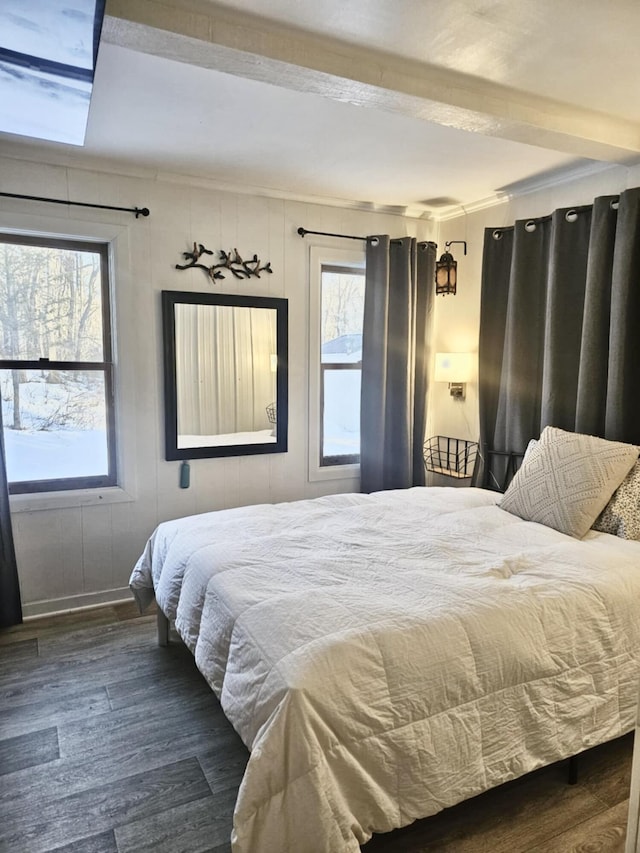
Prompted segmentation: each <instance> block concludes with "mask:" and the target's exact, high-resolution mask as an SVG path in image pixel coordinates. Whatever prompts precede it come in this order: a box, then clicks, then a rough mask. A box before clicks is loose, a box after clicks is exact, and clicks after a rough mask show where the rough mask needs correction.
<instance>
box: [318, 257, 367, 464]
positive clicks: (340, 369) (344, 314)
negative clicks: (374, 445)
mask: <svg viewBox="0 0 640 853" xmlns="http://www.w3.org/2000/svg"><path fill="white" fill-rule="evenodd" d="M321 287H322V295H321V302H322V305H321V312H322V320H321V323H322V325H321V345H320V411H321V433H320V434H321V440H320V466H321V467H324V466H329V465H345V464H349V463H356V462H360V381H361V378H362V323H363V318H364V271H363V270H354V269H353V268H350V267H341V266H337V265H333V264H323V265H322V271H321Z"/></svg>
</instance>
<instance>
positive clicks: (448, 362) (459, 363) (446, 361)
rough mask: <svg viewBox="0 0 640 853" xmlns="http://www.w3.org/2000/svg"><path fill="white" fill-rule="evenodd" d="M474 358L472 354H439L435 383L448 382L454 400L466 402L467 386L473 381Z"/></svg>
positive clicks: (437, 354) (437, 355) (437, 356)
mask: <svg viewBox="0 0 640 853" xmlns="http://www.w3.org/2000/svg"><path fill="white" fill-rule="evenodd" d="M472 359H473V356H472V354H471V353H470V352H437V353H436V369H435V377H434V378H435V381H436V382H448V383H449V393H450V394H451V396H452V397H453V398H454V400H464V398H465V384H466V383H467V382H468V381H469V380H470V379H471V368H472Z"/></svg>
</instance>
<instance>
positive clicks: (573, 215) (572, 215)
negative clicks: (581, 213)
mask: <svg viewBox="0 0 640 853" xmlns="http://www.w3.org/2000/svg"><path fill="white" fill-rule="evenodd" d="M564 218H565V221H566V222H575V221H576V220H577V218H578V211H577V210H574V209H573V208H571V210H567V212H566V213H565V215H564Z"/></svg>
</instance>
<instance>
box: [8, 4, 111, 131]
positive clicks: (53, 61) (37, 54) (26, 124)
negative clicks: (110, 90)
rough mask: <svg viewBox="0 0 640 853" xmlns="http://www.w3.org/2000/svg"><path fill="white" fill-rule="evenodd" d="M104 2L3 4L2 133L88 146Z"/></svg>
mask: <svg viewBox="0 0 640 853" xmlns="http://www.w3.org/2000/svg"><path fill="white" fill-rule="evenodd" d="M104 6H105V0H3V2H2V6H1V8H0V132H2V133H15V134H18V135H20V136H30V137H35V138H37V139H47V140H50V141H52V142H66V143H68V144H70V145H83V144H84V138H85V133H86V129H87V118H88V115H89V102H90V100H91V89H92V86H93V76H94V72H95V64H96V58H97V55H98V43H99V40H100V30H101V28H102V20H103V18H104Z"/></svg>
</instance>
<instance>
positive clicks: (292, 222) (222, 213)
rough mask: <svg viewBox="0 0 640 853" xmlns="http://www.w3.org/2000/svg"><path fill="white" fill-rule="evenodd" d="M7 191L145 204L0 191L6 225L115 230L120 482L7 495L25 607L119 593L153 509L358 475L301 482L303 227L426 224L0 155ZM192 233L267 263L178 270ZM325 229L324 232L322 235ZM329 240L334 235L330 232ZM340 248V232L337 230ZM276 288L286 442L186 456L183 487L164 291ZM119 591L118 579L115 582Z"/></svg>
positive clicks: (283, 495) (0, 224) (260, 291)
mask: <svg viewBox="0 0 640 853" xmlns="http://www.w3.org/2000/svg"><path fill="white" fill-rule="evenodd" d="M0 185H1V186H2V189H3V191H4V192H12V193H24V194H27V195H37V196H50V197H56V198H69V199H71V200H75V201H87V202H93V203H98V204H112V205H117V206H123V207H129V206H138V207H144V206H147V207H149V208H150V210H151V215H150V217H149V218H148V219H143V218H140V219H137V220H136V219H135V218H134V217H133V216H132V215H131V214H127V213H115V212H108V211H98V210H91V209H89V208H69V207H67V206H62V205H60V206H59V205H49V204H39V203H35V202H26V201H16V200H9V199H1V198H0V228H1V229H16V230H26V231H29V230H36V231H40V232H51V233H65V234H68V235H87V236H90V235H94V236H97V237H101V238H108V239H110V240H113V242H114V246H115V255H116V267H115V291H116V307H115V313H116V316H115V324H116V337H117V341H116V353H117V356H116V357H117V383H118V388H119V394H120V407H119V418H120V421H119V439H120V452H121V460H122V468H123V474H124V482H123V487H124V491H122V492H118V494H117V495H114V494H110V493H108V491H107V492H105V494H104V495H103V498H102V499H101V500H100V499H96V497H95V495H92V496H76V495H69V494H67V495H61V496H60V497H46V498H42V497H41V498H33V497H29V496H26V497H23V496H16V497H15V498H14V499H12V516H13V530H14V538H15V544H16V552H17V559H18V569H19V577H20V587H21V592H22V598H23V603H24V604H25V613H26V614H35V613H39V612H46V611H51V610H60V609H66V608H69V607H74V606H81V605H85V604H92V603H98V602H99V601H101V600H110V599H113V598H118V597H125V596H126V595H127V590H126V585H127V582H128V578H129V574H130V572H131V568H132V566H133V564H134V562H135V561H136V559H137V558H138V556H139V555H140V553H141V551H142V549H143V547H144V544H145V542H146V539H147V537H148V536H149V534H150V533H151V532H152V531H153V529H154V527H155V526H156V524H158V523H159V522H160V521H163V520H166V519H170V518H175V517H178V516H182V515H189V514H192V513H198V512H205V511H208V510H213V509H218V508H224V507H232V506H239V505H242V504H249V503H258V502H272V501H281V500H290V499H295V498H303V497H313V496H317V495H320V494H324V493H327V492H333V491H336V492H337V491H349V490H353V489H356V490H357V488H358V483H357V480H342V481H339V480H338V481H336V480H332V481H328V482H309V480H308V477H307V432H308V423H307V421H308V416H307V411H308V401H307V396H308V395H307V389H308V384H309V381H308V368H307V364H308V359H307V349H308V317H307V312H308V255H309V248H310V245H311V243H312V238H309V237H307V238H305V239H304V240H303V239H301V238H300V237H299V236H298V235H297V234H296V229H297V227H298V226H300V225H302V226H304V227H305V228H308V229H312V230H319V231H331V232H340V233H348V234H368V233H391V234H393V235H397V236H400V235H404V234H410V235H412V236H416V237H418V238H419V239H433V233H432V231H433V227H431V231H430V229H429V225H428V223H425V222H418V221H415V220H408V219H404V218H402V217H399V216H392V215H385V214H379V213H375V212H371V213H369V212H363V211H355V210H353V211H352V210H345V209H338V208H331V207H323V206H319V205H310V204H303V203H299V202H293V201H284V200H281V199H277V200H276V199H270V198H265V197H257V196H251V195H239V194H238V195H236V194H230V193H224V192H219V191H217V190H215V189H213V188H207V187H206V186H202V185H200V186H195V185H191V184H189V183H187V182H184V183H172V182H167V181H162V180H155V179H153V178H152V177H132V176H125V175H118V174H113V173H109V172H96V171H87V170H83V169H80V168H68V167H62V166H53V165H43V164H34V163H31V162H26V161H20V160H15V159H9V158H2V157H0ZM194 240H196V241H198V242H202V243H204V245H205V246H206V247H207V248H210V249H214V250H218V249H226V250H229V249H231V248H237V249H238V251H239V252H240V254H241V255H245V254H249V255H252V254H253V253H254V252H255V253H257V254H258V256H259V257H260V258H261V259H262V260H263V261H270V262H271V266H272V268H273V270H274V272H273V274H272V275H265V274H263V276H262V277H261V278H260V279H252V280H250V281H249V282H248V283H244V282H240V281H237V280H236V279H235V278H234V277H233V276H227V278H225V280H224V281H222V282H218V283H216V284H214V285H212V284H211V283H210V282H209V280H208V279H207V277H206V275H205V273H204V272H203V271H201V270H187V271H184V272H180V271H177V270H175V264H176V263H180V262H181V252H183V251H185V250H186V249H190V248H191V246H192V244H193V242H194ZM319 242H320V241H319ZM322 242H323V243H324V245H327V243H331V241H330V240H327V239H326V238H325V239H324V240H323V241H322ZM334 244H335V246H336V247H340V246H344V241H340V240H335V241H334ZM165 289H168V290H194V291H210V290H212V289H215V290H216V291H220V292H236V293H250V294H253V295H270V296H283V297H287V298H288V299H289V359H290V360H289V451H288V453H285V454H273V455H264V456H245V457H231V458H226V459H203V460H195V461H192V462H191V487H190V488H189V489H180V488H179V486H178V472H179V465H180V463H179V462H165V461H164V458H163V457H164V452H163V448H164V444H163V442H164V434H163V394H162V389H163V385H162V381H163V380H162V340H161V317H160V291H161V290H165ZM114 591H115V592H114Z"/></svg>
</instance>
